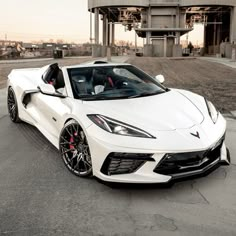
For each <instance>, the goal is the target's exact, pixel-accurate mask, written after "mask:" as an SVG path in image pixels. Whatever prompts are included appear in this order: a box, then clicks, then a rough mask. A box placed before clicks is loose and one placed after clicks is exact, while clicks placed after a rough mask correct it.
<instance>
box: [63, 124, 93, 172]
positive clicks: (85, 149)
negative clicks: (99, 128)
mask: <svg viewBox="0 0 236 236" xmlns="http://www.w3.org/2000/svg"><path fill="white" fill-rule="evenodd" d="M59 146H60V152H61V156H62V159H63V161H64V163H65V165H66V166H67V168H68V169H69V170H70V171H71V172H72V173H73V174H75V175H77V176H80V177H88V176H91V175H92V160H91V154H90V150H89V145H88V141H87V139H86V136H85V133H84V131H83V130H82V128H81V127H80V125H79V124H78V122H76V121H75V120H70V121H69V122H67V123H66V124H65V126H64V128H63V130H62V132H61V135H60V143H59Z"/></svg>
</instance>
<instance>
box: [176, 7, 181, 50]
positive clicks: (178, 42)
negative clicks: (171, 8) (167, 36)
mask: <svg viewBox="0 0 236 236" xmlns="http://www.w3.org/2000/svg"><path fill="white" fill-rule="evenodd" d="M175 27H176V28H180V9H179V7H177V8H176V16H175ZM175 36H176V41H175V44H177V45H178V44H180V32H176V33H175Z"/></svg>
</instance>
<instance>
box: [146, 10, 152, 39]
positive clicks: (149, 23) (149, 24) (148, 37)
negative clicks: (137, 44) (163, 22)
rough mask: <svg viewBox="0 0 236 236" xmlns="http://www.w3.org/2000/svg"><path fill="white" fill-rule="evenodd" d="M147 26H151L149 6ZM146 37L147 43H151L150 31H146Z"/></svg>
mask: <svg viewBox="0 0 236 236" xmlns="http://www.w3.org/2000/svg"><path fill="white" fill-rule="evenodd" d="M147 20H148V28H152V12H151V7H149V9H148V19H147ZM146 37H147V44H151V32H147V33H146Z"/></svg>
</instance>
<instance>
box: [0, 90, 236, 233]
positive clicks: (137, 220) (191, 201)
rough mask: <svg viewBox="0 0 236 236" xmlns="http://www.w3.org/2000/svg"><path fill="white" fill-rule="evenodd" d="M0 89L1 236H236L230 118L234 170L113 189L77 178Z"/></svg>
mask: <svg viewBox="0 0 236 236" xmlns="http://www.w3.org/2000/svg"><path fill="white" fill-rule="evenodd" d="M5 99H6V98H5V90H0V101H1V103H0V235H13V236H25V235H29V236H31V235H68V236H73V235H76V236H78V235H81V236H84V235H85V236H87V235H89V236H90V235H109V236H110V235H112V236H118V235H130V236H133V235H140V236H145V235H147V236H152V235H153V236H156V235H167V236H170V235H173V236H175V235H176V236H177V235H178V236H185V235H186V236H189V235H191V236H195V235H196V236H199V235H208V236H209V235H224V236H227V235H232V236H233V235H236V226H235V225H236V197H235V196H236V187H235V186H236V147H235V140H236V121H235V120H233V119H229V120H228V133H227V143H228V146H229V148H230V149H231V154H232V159H233V160H232V161H233V165H231V166H230V167H221V168H219V169H217V170H216V171H215V172H213V173H212V174H210V175H209V176H207V177H205V178H201V179H195V180H190V181H187V182H181V183H178V184H175V185H174V186H173V187H171V188H160V187H158V186H153V187H148V188H143V187H132V188H125V187H120V188H118V189H117V188H111V187H109V186H106V185H104V184H102V183H99V182H98V181H96V180H95V179H81V178H77V177H75V176H74V175H72V174H71V173H69V171H67V169H66V168H65V167H64V164H63V163H62V161H61V159H60V157H59V154H58V152H57V150H55V148H54V147H53V146H52V145H50V144H49V142H48V141H47V140H46V139H45V138H44V137H43V136H42V135H41V134H40V133H39V132H38V131H37V130H36V129H35V128H33V127H31V126H29V125H27V124H13V123H12V122H11V121H10V120H9V118H8V116H7V115H6V106H5Z"/></svg>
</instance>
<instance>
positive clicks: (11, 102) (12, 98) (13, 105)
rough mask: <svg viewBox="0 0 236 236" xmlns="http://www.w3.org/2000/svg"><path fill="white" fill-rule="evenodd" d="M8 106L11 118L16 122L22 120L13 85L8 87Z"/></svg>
mask: <svg viewBox="0 0 236 236" xmlns="http://www.w3.org/2000/svg"><path fill="white" fill-rule="evenodd" d="M7 107H8V113H9V116H10V119H11V120H12V121H13V122H14V123H19V122H20V121H21V120H20V118H19V112H18V106H17V100H16V95H15V92H14V90H13V88H12V87H9V88H8V93H7Z"/></svg>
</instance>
